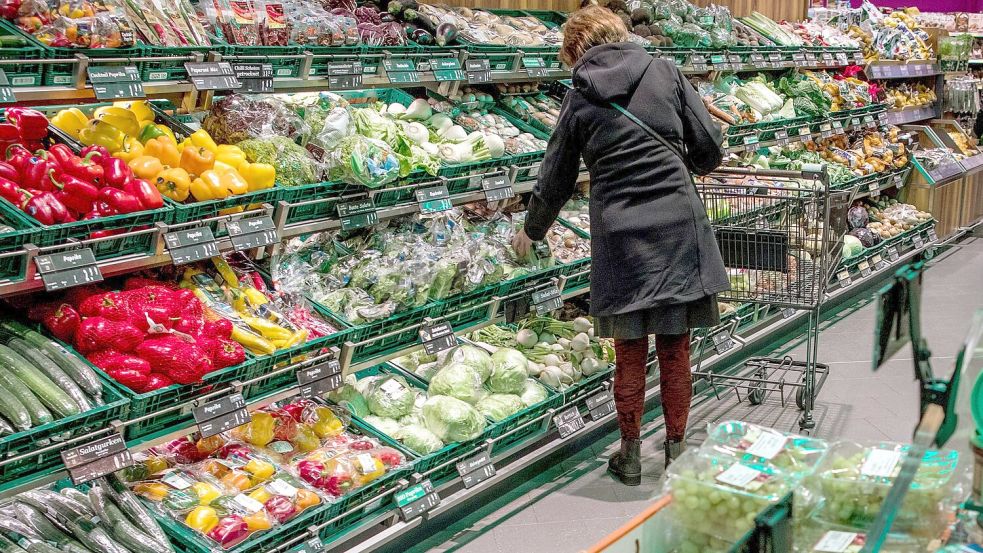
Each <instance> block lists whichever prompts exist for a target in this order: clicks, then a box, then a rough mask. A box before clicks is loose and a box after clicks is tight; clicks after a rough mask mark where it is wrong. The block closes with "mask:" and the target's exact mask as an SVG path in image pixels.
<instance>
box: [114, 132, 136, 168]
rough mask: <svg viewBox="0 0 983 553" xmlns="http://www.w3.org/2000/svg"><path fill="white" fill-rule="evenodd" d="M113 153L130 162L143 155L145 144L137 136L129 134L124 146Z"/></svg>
mask: <svg viewBox="0 0 983 553" xmlns="http://www.w3.org/2000/svg"><path fill="white" fill-rule="evenodd" d="M113 155H114V156H116V157H118V158H120V159H122V160H123V161H125V162H127V163H129V162H130V161H131V160H133V159H134V158H137V157H140V156H142V155H143V144H141V143H140V141H139V140H137V139H136V138H133V137H132V136H128V137H126V140H124V141H123V147H122V148H120V149H119V150H117V151H116V152H113Z"/></svg>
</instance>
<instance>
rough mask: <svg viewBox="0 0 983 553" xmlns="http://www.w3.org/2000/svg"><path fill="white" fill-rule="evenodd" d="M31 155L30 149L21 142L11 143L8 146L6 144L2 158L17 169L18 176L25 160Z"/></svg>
mask: <svg viewBox="0 0 983 553" xmlns="http://www.w3.org/2000/svg"><path fill="white" fill-rule="evenodd" d="M32 156H33V154H31V151H30V150H28V149H27V148H25V147H24V146H23V145H21V144H11V145H10V146H7V149H6V150H5V151H4V159H6V160H7V163H9V164H10V165H11V166H12V167H13V168H14V169H16V170H17V175H18V178H19V177H20V175H21V174H22V172H23V167H24V165H26V164H27V160H29V159H31V157H32ZM11 180H13V179H11Z"/></svg>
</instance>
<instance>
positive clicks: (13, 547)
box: [0, 535, 27, 553]
mask: <svg viewBox="0 0 983 553" xmlns="http://www.w3.org/2000/svg"><path fill="white" fill-rule="evenodd" d="M0 553H27V551H24V548H23V547H21V546H19V545H17V544H16V543H14V542H12V541H10V540H8V539H7V538H5V537H4V536H3V535H0Z"/></svg>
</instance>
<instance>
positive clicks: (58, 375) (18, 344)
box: [7, 338, 92, 411]
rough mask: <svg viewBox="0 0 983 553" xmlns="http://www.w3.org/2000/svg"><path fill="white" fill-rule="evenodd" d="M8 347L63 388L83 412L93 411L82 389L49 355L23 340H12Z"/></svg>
mask: <svg viewBox="0 0 983 553" xmlns="http://www.w3.org/2000/svg"><path fill="white" fill-rule="evenodd" d="M7 347H9V348H10V349H12V350H14V351H15V352H17V353H19V354H20V356H21V357H23V358H24V359H27V360H28V361H30V362H31V363H33V364H34V367H35V368H37V369H38V370H39V371H41V374H43V375H44V376H46V377H48V379H50V380H51V381H52V382H54V383H55V385H56V386H58V387H59V388H61V389H62V390H63V391H64V392H65V394H67V395H68V397H69V398H71V399H72V401H74V402H75V404H76V405H78V408H79V409H80V410H81V411H88V410H90V409H92V402H91V401H89V398H88V397H87V396H86V395H85V392H83V391H82V388H80V387H79V386H78V384H76V383H75V381H74V380H72V379H71V378H69V377H68V375H67V374H65V371H63V370H61V367H59V366H58V365H56V364H55V362H54V361H52V360H51V358H49V357H48V356H47V355H45V354H44V353H42V352H41V351H40V350H38V349H37V348H35V347H33V346H31V344H29V343H27V341H26V340H23V339H21V338H11V339H10V341H8V342H7Z"/></svg>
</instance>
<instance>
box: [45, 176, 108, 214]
mask: <svg viewBox="0 0 983 553" xmlns="http://www.w3.org/2000/svg"><path fill="white" fill-rule="evenodd" d="M48 177H49V178H50V179H51V182H52V183H54V185H55V188H57V189H59V190H61V191H62V192H64V193H65V199H63V200H62V202H63V203H64V204H65V205H67V206H68V207H70V208H72V209H74V210H75V211H77V212H79V213H88V212H90V211H92V203H93V202H95V201H96V198H98V197H99V187H97V186H96V185H94V184H92V183H89V182H86V181H84V180H82V179H80V178H78V177H75V176H73V175H69V174H64V175H61V177H60V180H59V177H56V176H55V170H54V169H51V170H50V171H49V174H48Z"/></svg>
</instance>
